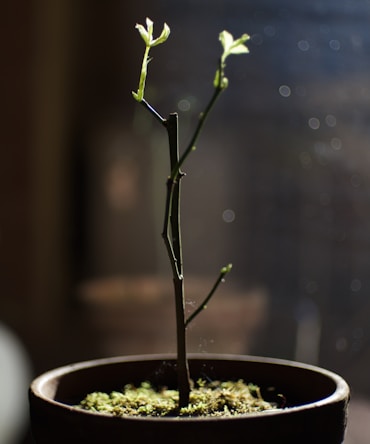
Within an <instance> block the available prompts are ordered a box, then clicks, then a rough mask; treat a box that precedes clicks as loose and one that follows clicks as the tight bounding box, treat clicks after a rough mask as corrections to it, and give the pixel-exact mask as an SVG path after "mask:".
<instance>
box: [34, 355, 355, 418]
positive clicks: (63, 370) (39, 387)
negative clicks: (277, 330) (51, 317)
mask: <svg viewBox="0 0 370 444" xmlns="http://www.w3.org/2000/svg"><path fill="white" fill-rule="evenodd" d="M174 359H176V355H175V354H143V355H127V356H115V357H109V358H99V359H92V360H87V361H81V362H76V363H72V364H67V365H64V366H61V367H57V368H55V369H51V370H48V371H46V372H44V373H42V374H41V375H39V376H38V377H36V378H35V379H34V380H33V381H32V382H31V384H30V393H31V394H32V396H35V397H36V398H38V399H39V400H40V401H42V402H47V403H50V404H52V405H54V406H55V407H58V408H62V409H65V410H68V411H75V412H78V414H81V415H96V416H98V417H102V416H104V417H110V418H112V420H122V419H124V420H132V421H150V420H155V421H171V422H173V421H204V420H206V421H215V420H216V421H219V420H224V419H228V420H231V419H233V420H237V419H238V418H245V417H258V416H261V415H281V414H288V413H297V412H299V411H304V410H307V409H309V408H313V407H320V406H325V405H329V404H331V403H333V402H340V401H342V400H345V399H346V398H349V393H350V389H349V386H348V384H347V382H346V381H345V380H344V379H343V377H341V376H340V375H338V374H337V373H335V372H332V371H330V370H327V369H325V368H322V367H319V366H315V365H312V364H306V363H302V362H298V361H293V360H287V359H280V358H270V357H263V356H253V355H236V354H219V353H189V355H188V359H189V361H191V360H197V361H201V360H214V361H217V360H220V361H221V360H223V361H225V360H226V361H227V360H230V361H244V362H256V363H261V364H267V365H268V364H274V365H279V366H283V367H297V368H300V369H303V370H308V371H312V372H316V373H320V374H321V375H322V376H324V377H326V378H327V379H328V380H331V381H332V382H333V383H334V384H335V390H334V391H333V393H331V394H330V395H329V396H326V397H324V398H322V399H319V400H317V401H314V402H309V403H306V404H302V405H298V406H293V407H289V408H286V409H277V410H265V411H263V412H258V413H246V414H240V415H237V416H230V417H163V418H161V417H155V418H154V417H150V416H149V417H145V416H140V417H134V416H132V417H130V416H125V417H115V416H112V415H108V414H104V413H98V412H89V411H87V410H82V409H79V408H77V407H75V406H72V405H68V404H65V403H63V402H60V401H56V400H55V399H52V398H51V397H50V396H48V395H47V394H45V393H44V388H45V386H46V384H47V383H48V382H50V381H51V380H53V379H54V380H55V381H56V382H55V384H56V383H57V381H58V380H59V379H60V378H61V377H63V376H64V375H66V374H68V373H72V372H77V371H79V370H83V369H85V368H88V367H92V366H95V367H98V366H104V365H108V364H109V365H110V364H118V363H124V362H134V361H139V362H144V361H151V360H174Z"/></svg>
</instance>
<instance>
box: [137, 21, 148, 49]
mask: <svg viewBox="0 0 370 444" xmlns="http://www.w3.org/2000/svg"><path fill="white" fill-rule="evenodd" d="M135 28H136V29H137V30H138V31H139V33H140V35H141V37H142V39H143V40H144V42H145V45H149V43H150V40H149V33H148V31H147V30H146V29H145V28H144V26H143V25H140V23H136V26H135Z"/></svg>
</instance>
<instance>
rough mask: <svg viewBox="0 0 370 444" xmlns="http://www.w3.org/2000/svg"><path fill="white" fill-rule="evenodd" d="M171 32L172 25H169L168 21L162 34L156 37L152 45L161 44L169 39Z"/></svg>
mask: <svg viewBox="0 0 370 444" xmlns="http://www.w3.org/2000/svg"><path fill="white" fill-rule="evenodd" d="M170 32H171V30H170V27H169V26H168V25H167V23H165V24H164V25H163V29H162V32H161V35H160V36H159V37H157V38H156V39H154V40H153V41H152V43H151V45H150V46H157V45H160V44H161V43H164V42H165V41H166V40H167V39H168V37H169V35H170Z"/></svg>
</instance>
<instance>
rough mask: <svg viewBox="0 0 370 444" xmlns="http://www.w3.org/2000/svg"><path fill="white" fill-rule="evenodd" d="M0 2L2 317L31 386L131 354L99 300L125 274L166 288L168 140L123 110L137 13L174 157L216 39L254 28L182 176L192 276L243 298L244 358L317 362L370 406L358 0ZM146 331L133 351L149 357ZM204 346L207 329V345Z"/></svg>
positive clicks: (369, 156) (153, 92) (367, 184)
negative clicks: (246, 304) (148, 22)
mask: <svg viewBox="0 0 370 444" xmlns="http://www.w3.org/2000/svg"><path fill="white" fill-rule="evenodd" d="M0 9H1V14H0V16H1V21H2V24H1V26H0V30H1V31H0V33H1V34H0V35H1V38H0V42H1V43H0V45H1V54H2V58H1V59H2V61H1V80H2V81H1V83H0V85H1V97H2V107H1V108H2V110H1V113H2V119H1V132H0V134H1V136H0V137H1V139H0V140H1V145H0V146H1V161H0V203H1V204H0V205H1V207H0V208H1V210H0V284H1V296H0V321H1V323H2V324H4V326H7V328H9V329H10V331H12V332H13V333H14V334H15V335H16V336H17V337H18V338H19V339H20V341H21V342H22V344H23V346H24V348H25V350H26V354H27V356H28V358H29V361H30V365H31V368H32V374H33V375H34V374H37V373H39V372H41V371H44V370H46V369H48V368H51V367H54V366H56V365H62V364H64V363H67V362H70V361H73V360H82V359H87V358H93V357H98V356H104V355H108V354H110V353H115V354H119V353H128V352H131V351H132V350H134V349H135V346H134V345H132V344H135V337H136V336H135V334H134V333H135V331H134V330H135V328H136V329H137V326H134V327H133V328H132V329H130V328H128V329H126V330H125V329H124V328H123V327H122V324H124V323H125V322H126V321H125V318H124V317H122V319H121V318H120V319H118V320H117V319H116V318H114V317H112V316H113V312H116V310H115V306H114V304H113V306H111V304H112V302H109V301H110V299H109V297H108V296H107V295H111V294H113V295H116V293H117V292H118V293H119V292H120V291H121V290H120V289H121V287H120V285H121V284H122V279H124V280H125V281H124V282H126V280H127V279H128V280H129V281H130V282H131V281H132V280H133V281H134V282H135V280H137V281H138V282H141V283H142V279H143V277H145V278H147V277H148V276H149V278H150V279H154V284H153V285H154V286H157V287H158V276H159V277H160V278H159V279H162V277H163V278H165V279H166V277H167V276H168V265H167V262H166V257H165V254H164V249H163V246H162V242H161V239H160V235H159V234H160V231H161V223H162V221H161V211H162V208H163V199H164V194H163V193H164V180H165V177H166V175H167V174H168V172H167V169H166V160H165V159H166V151H165V150H166V140H165V135H164V134H163V133H162V131H161V130H162V129H161V128H158V127H157V126H156V124H155V122H154V121H153V120H152V119H151V118H150V116H149V115H147V114H146V113H145V112H144V110H142V109H141V108H140V107H139V106H138V105H137V104H136V103H135V102H134V101H133V100H132V98H131V90H133V89H136V87H137V82H138V75H139V69H140V64H141V56H142V51H143V44H142V41H141V40H140V37H139V36H138V34H137V31H136V30H135V29H134V26H135V23H136V22H140V23H144V22H145V17H146V16H149V17H150V18H151V19H153V20H154V23H155V33H159V32H160V30H161V27H162V24H163V21H166V22H167V23H168V24H169V25H170V27H171V30H172V33H171V36H170V39H169V40H168V42H167V43H166V45H164V46H163V47H158V48H155V49H154V50H153V56H154V59H153V61H152V62H151V63H150V65H149V73H150V74H149V80H148V90H147V94H148V98H149V99H150V101H151V103H153V104H154V105H155V106H156V107H157V108H158V110H159V111H160V112H161V113H162V114H163V115H164V116H167V115H168V113H170V112H172V111H178V112H179V115H180V122H181V123H180V124H181V129H180V140H181V142H182V144H186V141H187V140H188V139H189V135H190V132H191V125H192V124H193V123H194V122H195V121H196V117H197V115H198V113H199V112H200V111H201V110H202V107H203V105H204V103H205V102H206V101H207V100H208V98H209V97H210V94H211V93H212V80H213V76H214V72H215V67H216V64H217V57H218V56H219V54H220V50H221V48H220V45H219V43H218V41H217V38H218V33H219V32H220V31H222V30H223V29H227V30H229V31H230V32H232V33H233V34H234V35H235V36H239V35H240V34H242V33H244V32H247V33H249V34H250V35H251V40H250V42H248V46H249V48H250V54H249V55H247V56H239V57H234V58H230V60H229V62H228V68H229V69H228V76H229V80H230V86H229V88H228V90H227V91H226V92H225V94H224V95H223V96H222V97H221V98H220V102H219V103H218V104H217V105H218V106H217V108H216V109H215V111H214V113H213V114H212V116H211V118H210V120H209V122H208V124H207V127H206V129H205V132H204V133H203V134H202V137H201V139H200V141H199V144H198V149H197V151H196V152H195V153H194V154H193V155H192V157H191V159H190V160H189V163H188V164H187V166H186V168H185V170H186V172H187V176H186V178H185V179H184V200H183V229H184V257H185V267H186V268H185V270H186V271H187V272H188V273H189V275H190V276H191V277H193V278H194V279H195V280H196V281H197V282H198V280H199V281H200V282H201V283H202V282H203V280H202V279H204V278H205V279H206V280H207V279H208V278H209V277H212V276H215V275H216V274H217V272H218V270H219V268H220V267H221V266H223V265H224V264H226V263H228V262H233V264H234V269H233V272H232V275H230V278H229V280H228V282H229V281H231V284H230V288H232V289H233V292H234V291H235V293H236V297H237V302H238V301H239V302H240V301H241V300H242V301H247V300H248V301H251V300H252V299H253V298H254V299H253V301H255V300H258V301H260V303H256V304H255V305H253V304H252V305H251V307H252V309H255V310H256V314H255V315H254V314H253V312H252V314H251V312H250V313H249V314H248V315H245V327H243V323H242V322H241V325H242V326H241V327H240V331H239V332H238V333H239V337H241V338H243V339H242V341H241V344H239V343H238V348H237V350H238V351H240V352H245V353H254V354H262V355H269V356H279V357H283V358H289V359H300V360H305V361H308V362H312V363H315V364H319V365H322V366H325V367H328V368H330V369H332V370H334V371H337V372H339V373H341V374H343V375H344V376H345V377H346V378H347V379H348V380H349V382H350V383H351V386H352V388H353V391H354V393H355V394H359V395H361V396H364V397H368V396H370V382H369V379H368V377H367V375H368V372H369V367H370V354H369V334H370V333H369V315H370V302H369V292H370V272H369V271H370V248H369V245H370V225H369V220H370V170H369V164H370V134H369V119H370V115H369V106H368V103H369V99H370V77H369V67H370V58H369V56H370V33H369V30H368V26H369V18H370V3H369V1H365V0H356V1H355V0H351V1H347V0H337V1H335V2H334V1H319V0H315V1H301V2H297V1H294V0H283V1H279V2H274V1H272V0H263V1H261V0H258V1H249V2H245V1H241V0H232V1H224V0H212V1H210V0H209V1H208V0H202V1H191V0H187V1H182V2H178V1H173V0H172V1H170V0H167V1H165V0H158V1H156V2H149V1H146V2H140V4H137V3H135V2H130V1H119V0H110V1H108V2H100V1H93V0H90V1H87V0H78V1H69V0H67V1H58V0H56V1H53V2H48V1H46V0H32V1H22V0H21V1H19V2H10V1H9V2H5V3H2V6H1V8H0ZM184 107H185V110H184ZM188 108H189V109H188ZM162 148H163V149H162ZM161 160H164V162H162V163H161ZM163 164H164V166H163ZM225 210H231V213H230V212H229V214H232V215H233V217H234V218H233V220H232V221H231V222H225V220H224V218H223V215H224V214H225V213H224V212H225ZM153 277H154V278H153ZM149 281H150V280H149ZM117 282H118V283H117ZM145 282H147V281H145ZM150 282H152V281H150ZM117 286H118V290H117ZM200 286H201V287H202V285H200ZM157 287H156V288H157ZM159 287H160V285H159ZM81 288H83V291H81ZM145 288H146V287H145ZM202 288H203V287H202ZM234 289H235V290H234ZM202 291H203V290H202ZM94 292H97V293H98V296H97V298H98V299H99V301H100V304H102V305H99V306H98V308H96V307H95V306H94V304H92V303H91V300H92V299H94V298H93V296H94V295H95V293H94ZM195 292H196V293H198V289H196V291H195ZM222 292H223V293H224V294H226V292H227V287H224V289H223V290H222ZM81 294H82V295H83V296H81ZM86 295H87V296H86ZM251 295H253V297H251ZM256 295H257V296H256ZM114 297H115V296H114ZM221 297H222V296H220V298H221ZM164 299H165V300H164V302H163V301H162V299H161V298H159V301H158V305H155V306H156V307H158V306H161V307H162V305H163V304H165V305H166V304H167V305H168V302H166V301H167V299H166V298H164ZM261 301H262V302H261ZM219 303H220V304H222V302H219ZM143 304H144V309H145V301H144V302H143ZM258 304H259V305H258ZM127 305H128V306H129V307H133V306H134V305H135V304H130V300H129V301H128V302H127ZM215 306H216V307H215V316H216V317H217V316H219V318H217V319H218V321H216V323H218V328H219V329H221V328H225V331H226V332H227V331H228V328H229V324H227V323H226V321H225V324H223V320H224V319H225V317H224V316H223V315H224V311H223V310H225V309H226V308H222V309H220V310H219V311H217V301H216V300H215ZM226 306H227V304H226ZM101 307H103V308H104V310H105V311H104V314H105V316H106V317H105V318H104V322H101V319H100V318H99V313H102V312H101V311H100V309H101ZM112 307H113V308H112ZM222 307H223V306H222ZM256 307H257V308H256ZM121 308H122V307H121ZM141 309H142V306H140V310H141ZM160 313H161V312H159V314H158V322H159V326H161V325H163V319H162V318H161V314H160ZM210 313H211V307H210V310H209V313H208V312H207V316H208V315H210ZM230 316H231V320H230V323H231V324H232V323H233V316H234V314H233V313H231V314H230ZM135 319H136V318H135ZM253 320H254V321H253ZM198 322H199V324H200V320H199V321H198ZM253 322H254V324H253ZM169 323H170V322H169ZM116 324H118V326H117V325H116ZM251 324H253V328H252V327H250V325H251ZM113 325H114V328H113V327H112V326H113ZM238 325H239V324H238ZM156 327H158V325H156ZM243 328H244V330H243ZM122 329H123V330H124V332H122ZM194 329H195V330H196V328H194ZM139 330H140V329H139ZM143 331H144V332H145V329H144V330H143ZM143 331H141V333H140V332H139V333H138V336H140V334H141V337H142V338H143V344H144V345H143V344H141V345H140V346H139V347H138V350H139V351H141V350H143V351H146V352H152V351H161V349H160V345H157V344H155V345H153V344H152V343H151V342H150V338H149V336H145V334H144V333H143ZM190 334H192V335H195V336H194V337H193V339H192V340H191V341H192V342H191V344H193V345H192V347H193V346H194V347H195V348H196V347H197V346H196V344H197V341H198V336H197V333H196V331H195V333H194V332H193V333H192V332H191V333H190ZM227 334H228V333H225V335H226V336H227ZM166 335H167V333H166ZM213 335H214V333H213V332H212V331H210V332H209V331H205V332H202V338H201V339H199V341H200V342H201V347H202V349H204V348H205V349H207V345H206V344H207V341H208V343H209V344H210V343H211V342H212V337H213ZM102 338H103V339H102ZM166 338H167V336H166ZM214 342H215V341H213V342H212V343H213V345H212V347H214V349H215V350H218V348H217V346H218V344H220V346H219V348H220V349H221V348H222V347H223V345H222V346H221V343H220V342H219V343H217V341H216V342H215V343H214ZM128 344H130V345H128ZM243 344H244V345H243ZM171 347H172V345H171V344H169V345H168V344H167V343H166V345H165V350H163V351H169V350H171ZM225 347H226V346H225ZM226 348H227V347H226ZM221 351H224V349H222V350H221ZM226 351H227V350H226Z"/></svg>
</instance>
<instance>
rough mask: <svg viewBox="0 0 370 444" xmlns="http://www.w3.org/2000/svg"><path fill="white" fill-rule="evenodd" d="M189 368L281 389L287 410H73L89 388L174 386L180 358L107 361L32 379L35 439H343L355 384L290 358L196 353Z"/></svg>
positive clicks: (329, 443)
mask: <svg viewBox="0 0 370 444" xmlns="http://www.w3.org/2000/svg"><path fill="white" fill-rule="evenodd" d="M189 365H190V371H191V374H192V377H193V378H194V379H196V378H198V377H208V378H211V379H244V380H245V381H247V382H253V383H255V384H258V385H259V386H260V387H261V388H264V389H265V390H267V389H269V388H274V393H275V394H274V395H273V396H276V393H282V394H283V395H284V396H285V398H286V400H287V404H288V406H289V407H288V408H285V409H283V410H279V411H275V412H266V413H259V414H250V415H240V416H237V417H232V418H221V419H219V418H217V419H216V418H145V417H144V418H143V417H140V418H118V417H113V416H108V415H102V414H95V413H89V412H86V411H83V410H79V409H77V408H75V407H73V405H74V404H75V403H77V402H78V401H79V400H80V399H82V398H83V397H84V395H85V394H87V393H88V392H92V391H98V390H100V391H108V392H109V391H111V390H114V389H120V388H121V387H123V385H124V384H126V383H129V382H133V383H139V382H141V381H143V380H152V381H155V382H157V383H164V382H165V384H166V385H168V386H172V385H175V381H176V376H175V360H174V358H173V357H169V356H168V355H149V356H134V357H119V358H109V359H101V360H95V361H89V362H82V363H77V364H72V365H69V366H65V367H62V368H58V369H55V370H51V371H49V372H47V373H44V374H43V375H41V376H39V377H38V378H37V379H35V380H34V381H33V383H32V384H31V388H30V408H31V424H32V431H33V435H34V438H35V441H36V443H38V444H59V443H60V444H62V443H63V444H67V443H68V444H73V443H76V444H77V443H78V444H83V443H89V444H93V443H99V444H101V443H109V442H112V443H113V442H114V443H130V444H131V443H132V444H133V443H135V444H140V443H148V442H153V443H156V442H158V443H161V444H167V443H171V444H173V443H176V444H185V443H187V444H194V443H202V444H203V443H211V444H218V443H220V444H221V443H222V444H225V443H232V442H245V443H258V444H263V443H283V444H298V443H299V444H305V443H307V444H312V443H315V444H320V443H322V444H340V443H342V442H343V439H344V438H343V436H344V431H345V426H346V418H347V404H348V400H349V388H348V385H347V383H346V382H345V381H344V380H343V379H342V378H341V377H340V376H338V375H336V374H334V373H332V372H329V371H327V370H324V369H321V368H318V367H313V366H309V365H305V364H300V363H295V362H291V361H282V360H276V359H267V358H257V357H250V356H239V355H238V356H234V355H226V356H225V355H203V354H202V355H191V356H190V359H189ZM269 392H270V391H269V390H267V391H266V393H269ZM266 396H267V397H268V395H266Z"/></svg>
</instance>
